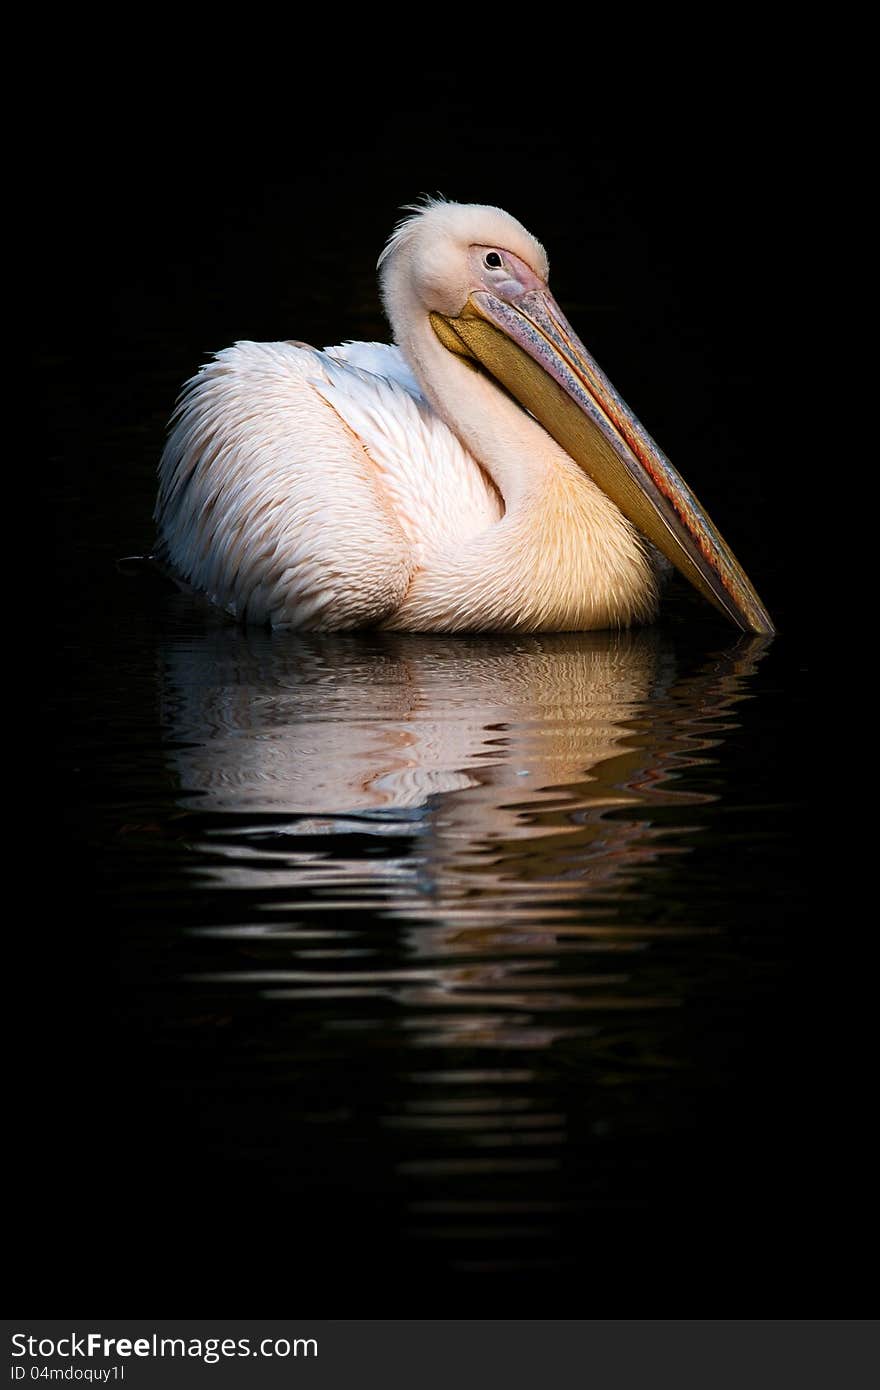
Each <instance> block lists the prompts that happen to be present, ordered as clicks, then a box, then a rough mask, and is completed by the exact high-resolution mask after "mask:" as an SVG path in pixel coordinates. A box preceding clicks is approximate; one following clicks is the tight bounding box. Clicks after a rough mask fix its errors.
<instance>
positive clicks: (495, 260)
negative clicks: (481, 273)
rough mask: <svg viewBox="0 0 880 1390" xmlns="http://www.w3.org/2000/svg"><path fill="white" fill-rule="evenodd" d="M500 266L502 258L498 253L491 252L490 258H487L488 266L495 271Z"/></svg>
mask: <svg viewBox="0 0 880 1390" xmlns="http://www.w3.org/2000/svg"><path fill="white" fill-rule="evenodd" d="M500 264H501V257H500V256H499V254H498V252H497V251H490V252H489V254H488V256H487V257H486V265H488V266H491V267H492V269H493V270H495V269H497V267H498V266H500Z"/></svg>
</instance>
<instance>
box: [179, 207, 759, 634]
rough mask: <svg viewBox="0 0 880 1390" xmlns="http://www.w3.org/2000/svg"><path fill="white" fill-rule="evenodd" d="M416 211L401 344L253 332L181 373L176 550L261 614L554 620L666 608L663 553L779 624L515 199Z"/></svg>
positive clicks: (608, 623) (382, 266)
mask: <svg viewBox="0 0 880 1390" xmlns="http://www.w3.org/2000/svg"><path fill="white" fill-rule="evenodd" d="M407 211H409V212H411V214H412V215H411V216H410V217H408V218H407V219H406V220H405V221H403V222H401V223H400V224H399V225H398V227H397V228H396V230H395V231H394V233H393V235H392V237H391V239H390V241H389V242H388V244H387V246H386V247H385V250H384V251H383V252H382V255H381V257H380V260H379V273H380V283H381V290H382V299H383V302H384V305H385V310H386V313H387V315H388V319H389V321H390V324H391V328H392V330H393V333H394V344H393V345H389V344H384V343H353V342H347V343H344V344H343V345H342V346H341V347H332V348H327V349H326V350H325V351H323V352H320V351H318V350H316V349H315V348H312V347H309V346H308V345H307V344H304V343H298V342H279V343H253V342H240V343H237V344H236V345H235V346H234V347H231V348H227V349H226V350H225V351H223V352H219V353H217V355H216V357H215V358H214V360H213V361H211V362H209V363H208V364H207V365H206V366H205V367H203V368H202V369H201V371H200V372H199V373H198V374H197V375H196V376H195V377H194V378H193V379H192V380H191V381H190V382H189V383H188V385H187V386H186V387H185V389H184V393H183V395H182V397H181V400H180V403H179V405H178V407H177V411H176V414H175V417H174V419H173V421H172V432H171V435H170V437H169V440H168V443H167V446H166V448H165V451H164V454H163V456H162V461H161V464H160V469H159V474H160V487H159V498H158V502H157V506H156V520H157V523H158V536H159V546H158V554H159V556H160V557H161V558H162V559H163V560H164V561H165V562H166V563H167V564H168V565H170V567H171V568H172V570H173V571H175V572H176V573H177V574H178V575H179V576H181V577H182V578H183V579H185V580H186V581H187V582H188V583H189V584H191V585H192V586H194V587H195V588H196V589H198V590H200V591H201V592H203V593H205V594H206V595H207V596H208V597H209V598H210V599H211V601H212V602H213V603H215V604H218V605H219V606H220V607H222V608H224V609H225V610H227V612H229V613H230V614H232V615H233V616H234V617H236V618H238V619H239V620H241V621H243V622H247V623H267V624H270V625H271V626H273V627H290V628H303V629H316V630H325V631H333V630H343V629H350V628H358V627H366V626H379V627H384V628H396V629H399V630H402V631H423V632H459V631H480V630H482V631H523V632H541V631H557V632H559V631H571V630H575V631H577V630H584V629H591V628H609V627H627V626H629V625H630V624H633V623H642V622H646V621H649V620H650V619H651V618H653V616H654V615H655V613H656V608H657V587H658V586H657V572H658V568H659V566H660V565H662V561H659V560H658V556H657V552H658V551H659V552H660V554H661V555H663V556H665V557H666V558H667V560H669V561H671V563H672V564H673V565H675V566H676V567H677V568H678V569H679V570H680V571H681V572H682V573H683V574H684V575H685V576H686V577H687V578H688V579H689V580H690V581H691V583H692V584H693V585H694V586H695V587H696V588H697V589H698V590H699V591H700V592H701V593H702V594H703V595H704V596H705V597H706V598H707V599H708V600H709V601H710V602H711V603H713V604H714V605H715V606H716V607H717V608H718V609H720V610H721V612H723V613H725V614H726V615H727V616H728V618H730V619H732V620H733V622H734V623H736V624H737V625H738V626H739V627H740V628H742V629H743V630H745V631H750V632H756V633H772V631H773V625H772V623H771V621H770V618H769V616H768V614H767V611H766V609H765V608H764V606H763V604H762V603H761V601H760V599H759V598H758V596H757V594H756V593H755V590H754V588H753V587H752V585H751V584H750V582H749V580H748V578H747V577H746V575H745V574H744V572H743V570H742V569H741V568H740V566H739V564H738V563H737V561H736V559H735V557H734V556H733V554H732V552H731V551H730V549H729V547H728V546H727V545H726V543H725V542H724V540H723V539H722V538H721V536H720V535H719V533H718V531H717V530H716V529H715V527H714V525H713V524H712V522H711V520H710V519H709V517H708V516H707V514H706V512H705V511H704V510H703V508H702V507H701V506H700V504H699V502H698V501H697V499H696V497H695V496H694V494H693V493H692V492H691V491H690V489H689V488H688V487H687V485H686V484H685V482H684V480H683V479H682V478H681V477H680V476H679V474H678V473H677V472H676V471H675V469H674V468H673V467H672V466H671V464H670V463H669V461H668V459H667V458H666V457H665V456H664V455H663V454H662V453H661V451H660V450H659V449H658V448H657V445H656V444H655V443H654V441H653V440H652V439H651V438H650V436H649V435H648V434H647V432H646V431H645V430H644V428H643V427H642V426H641V425H640V423H639V421H638V420H637V419H636V418H635V416H634V415H633V413H632V411H631V410H630V409H629V408H628V406H627V405H626V404H625V402H624V401H623V400H622V399H621V397H620V396H619V395H618V394H617V392H616V391H615V389H614V387H613V386H612V385H611V383H610V381H609V380H608V378H607V377H606V376H605V375H604V373H603V372H602V371H601V369H600V368H599V367H598V366H597V364H596V362H595V361H594V360H593V358H592V357H591V356H590V354H589V353H588V352H587V350H586V348H585V347H584V346H583V344H582V343H581V342H580V340H579V339H578V338H577V336H576V335H575V333H574V331H573V329H572V328H571V327H570V325H569V324H568V322H567V321H566V319H565V317H564V315H563V314H562V312H561V310H560V308H559V306H558V305H557V303H556V301H555V300H554V299H553V296H552V295H551V293H550V290H549V288H548V284H547V280H548V264H547V256H546V253H545V251H544V248H543V247H542V246H541V244H540V243H539V242H538V241H536V240H535V238H534V237H533V236H531V235H530V233H529V232H527V231H526V229H525V228H524V227H523V226H522V225H521V224H520V223H519V222H517V221H516V220H515V218H513V217H511V216H510V215H509V214H508V213H506V212H502V211H501V209H499V208H494V207H483V206H479V205H465V204H458V203H448V202H443V201H440V200H430V201H428V202H426V203H425V205H424V206H420V207H417V208H411V209H407ZM647 542H650V543H651V544H647ZM654 547H656V550H655V549H654Z"/></svg>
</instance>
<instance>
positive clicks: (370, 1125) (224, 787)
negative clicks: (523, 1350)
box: [53, 579, 805, 1315]
mask: <svg viewBox="0 0 880 1390" xmlns="http://www.w3.org/2000/svg"><path fill="white" fill-rule="evenodd" d="M114 584H115V586H116V592H117V598H118V600H119V602H120V604H124V606H125V607H126V611H127V616H128V621H127V622H126V623H125V625H120V626H119V627H118V628H117V629H116V631H115V634H114V636H113V639H112V646H111V648H110V652H109V653H108V652H106V651H103V652H102V650H101V649H102V648H103V647H104V640H103V639H102V640H100V641H94V640H93V641H92V642H90V643H88V644H86V645H84V646H80V647H78V648H73V649H72V650H71V651H70V652H69V653H68V656H69V657H70V658H71V659H72V660H73V662H74V663H75V665H76V667H77V672H76V680H75V683H74V692H75V693H71V691H70V690H69V689H65V690H64V692H63V693H62V692H59V706H60V708H59V711H58V718H59V719H64V720H65V721H66V723H67V724H68V726H69V732H70V738H69V741H68V740H67V739H65V741H64V742H65V760H66V762H67V766H66V768H65V771H66V773H67V774H68V776H69V778H70V781H71V783H72V784H73V786H74V788H75V791H74V798H75V803H74V814H73V816H72V818H71V822H70V825H69V832H68V833H69V834H70V837H71V842H72V848H73V849H74V852H75V853H76V854H77V855H80V854H81V853H82V852H83V846H85V848H86V853H87V854H88V855H89V856H92V857H93V864H94V868H95V871H96V873H95V878H96V890H95V891H96V896H95V898H94V900H93V908H94V922H93V923H92V927H91V929H90V930H89V932H88V934H87V935H82V937H81V939H79V940H78V944H77V946H76V948H75V949H73V950H72V951H71V957H70V961H69V966H70V969H71V970H72V971H73V972H75V973H74V976H73V977H72V978H76V977H79V979H80V981H81V982H83V983H84V986H85V987H84V988H83V989H78V988H77V986H76V985H73V990H74V993H73V995H72V996H70V995H67V994H66V1002H67V1004H68V1006H70V1000H71V998H73V999H74V1000H75V1001H76V1003H75V1010H74V1011H75V1013H76V1015H77V1019H76V1036H77V1050H76V1061H75V1066H76V1069H77V1072H78V1078H77V1080H78V1085H79V1086H80V1087H82V1086H83V1084H84V1078H85V1077H89V1078H91V1082H90V1084H91V1085H92V1086H93V1087H95V1088H96V1090H97V1092H98V1093H99V1094H100V1095H101V1096H102V1097H103V1100H102V1106H101V1114H102V1115H103V1116H108V1115H109V1116H110V1117H112V1118H111V1119H110V1120H109V1123H110V1133H111V1134H112V1142H110V1143H109V1144H108V1143H107V1142H106V1140H105V1142H104V1143H103V1144H98V1145H97V1146H95V1147H91V1148H89V1149H88V1150H87V1152H86V1154H85V1155H84V1154H83V1153H79V1154H77V1155H75V1156H74V1157H75V1162H76V1163H78V1164H79V1165H80V1166H81V1167H82V1168H83V1170H84V1175H81V1176H80V1178H79V1179H78V1183H77V1187H78V1190H80V1191H82V1190H83V1187H84V1189H85V1190H86V1191H89V1190H91V1191H93V1192H99V1193H100V1194H101V1200H102V1201H105V1202H106V1201H107V1199H108V1194H110V1193H112V1194H113V1197H112V1202H113V1204H114V1205H120V1204H121V1206H122V1208H124V1207H125V1206H126V1205H127V1203H128V1202H131V1201H133V1202H134V1203H135V1205H136V1208H137V1211H138V1213H139V1222H142V1223H143V1224H142V1225H141V1232H142V1234H141V1239H142V1240H143V1242H144V1245H145V1248H146V1249H150V1250H152V1251H153V1253H157V1252H158V1253H159V1255H160V1256H161V1255H162V1252H163V1251H167V1250H169V1249H171V1248H172V1247H173V1245H174V1242H175V1241H176V1240H177V1239H178V1237H177V1236H175V1232H179V1231H180V1230H181V1229H184V1230H186V1231H187V1232H189V1233H191V1238H192V1245H191V1249H189V1247H190V1242H189V1240H188V1241H187V1246H188V1249H189V1253H188V1255H187V1263H189V1262H190V1261H192V1263H193V1268H194V1270H198V1271H199V1278H200V1280H203V1281H204V1280H207V1287H212V1286H213V1284H214V1283H215V1282H216V1281H217V1279H218V1271H220V1270H223V1269H224V1268H225V1264H224V1259H228V1258H229V1254H228V1252H229V1250H230V1242H232V1241H235V1242H241V1241H244V1243H245V1244H246V1245H249V1244H251V1243H253V1244H254V1247H255V1248H254V1253H253V1255H252V1256H251V1258H252V1259H253V1260H258V1259H259V1258H260V1257H259V1256H258V1255H257V1253H256V1251H257V1249H259V1248H260V1241H261V1240H262V1239H265V1238H268V1237H270V1236H271V1240H270V1244H271V1246H272V1248H273V1249H274V1248H275V1247H276V1246H280V1247H282V1248H287V1247H288V1246H289V1247H290V1249H291V1259H294V1260H295V1270H294V1271H293V1272H292V1277H293V1275H295V1284H296V1287H297V1288H300V1289H302V1288H305V1289H306V1290H307V1291H308V1293H309V1295H310V1296H312V1297H322V1298H331V1299H340V1300H342V1303H343V1305H344V1306H345V1307H353V1309H354V1311H355V1312H359V1311H361V1312H363V1313H364V1314H365V1315H370V1314H371V1313H376V1312H378V1311H380V1309H381V1307H384V1308H397V1309H400V1308H403V1309H410V1310H412V1309H414V1308H423V1307H426V1306H428V1307H429V1308H432V1309H433V1310H434V1311H437V1312H442V1311H449V1312H456V1313H459V1312H463V1313H464V1315H468V1314H467V1309H468V1308H469V1307H470V1306H471V1300H472V1299H474V1298H476V1299H484V1300H485V1299H487V1298H488V1299H489V1300H490V1302H491V1300H492V1299H494V1298H497V1297H499V1296H504V1297H507V1296H508V1292H507V1291H508V1289H509V1296H510V1297H511V1298H513V1299H514V1303H513V1305H512V1306H513V1307H514V1308H518V1309H522V1310H525V1311H529V1310H531V1311H533V1312H535V1313H540V1312H545V1313H546V1312H552V1311H557V1310H562V1311H565V1310H566V1309H567V1310H568V1311H572V1309H573V1308H574V1310H575V1311H577V1308H578V1307H580V1306H582V1305H580V1304H579V1303H578V1301H577V1300H578V1298H580V1297H582V1295H581V1294H579V1293H577V1290H579V1289H581V1288H582V1281H583V1280H584V1278H585V1277H587V1276H588V1275H590V1274H593V1275H595V1267H594V1261H595V1260H596V1259H597V1258H598V1255H597V1251H598V1250H600V1249H601V1250H604V1251H605V1253H604V1254H603V1255H602V1256H601V1263H602V1267H603V1269H605V1270H606V1272H607V1271H608V1269H609V1267H610V1266H609V1258H610V1257H609V1254H608V1250H607V1247H608V1245H609V1243H610V1246H611V1249H612V1251H613V1252H614V1253H613V1262H619V1261H620V1260H623V1261H624V1263H626V1260H627V1251H628V1250H629V1249H630V1246H631V1242H632V1240H633V1234H634V1233H641V1235H642V1237H643V1236H644V1233H645V1231H646V1230H648V1229H650V1227H649V1226H646V1225H645V1222H646V1221H651V1220H654V1219H655V1218H658V1217H659V1218H660V1219H662V1221H663V1222H664V1223H665V1222H668V1221H670V1220H671V1222H672V1226H673V1228H677V1231H678V1239H679V1240H681V1239H682V1238H684V1235H685V1234H686V1233H687V1232H690V1233H691V1235H693V1232H694V1229H695V1228H696V1227H698V1226H699V1224H700V1222H701V1220H702V1215H701V1214H702V1213H705V1212H707V1211H708V1212H711V1213H712V1216H711V1223H712V1226H713V1229H714V1230H715V1231H716V1232H717V1233H719V1234H718V1239H721V1236H720V1232H721V1231H725V1232H727V1234H726V1235H725V1236H724V1239H725V1240H727V1239H729V1238H730V1232H731V1231H732V1230H734V1229H735V1228H736V1225H737V1222H738V1221H740V1220H745V1221H747V1222H749V1223H750V1224H751V1223H753V1222H754V1221H755V1219H756V1216H757V1218H758V1220H759V1221H760V1220H763V1217H762V1216H761V1215H760V1214H761V1213H766V1212H767V1211H769V1210H772V1212H773V1217H774V1221H775V1222H776V1223H777V1224H779V1223H782V1224H783V1225H785V1224H786V1223H787V1222H788V1221H789V1220H790V1219H792V1217H793V1215H794V1209H795V1207H796V1206H797V1203H798V1201H799V1198H800V1184H799V1182H798V1181H797V1180H796V1175H797V1173H798V1171H799V1170H798V1169H797V1168H796V1167H795V1168H794V1170H792V1169H791V1166H790V1165H791V1163H792V1159H793V1157H794V1150H795V1149H796V1148H797V1147H798V1146H799V1144H800V1143H801V1142H802V1140H803V1137H804V1136H803V1130H802V1128H801V1127H800V1126H801V1123H802V1122H801V1120H800V1119H799V1117H798V1107H799V1105H800V1103H801V1090H800V1078H799V1073H798V1070H797V1068H798V1065H799V1064H798V1060H797V1056H798V1052H799V1050H800V1047H801V1040H800V1039H799V1037H798V1032H799V1029H800V1026H801V1025H800V1022H799V1019H800V1013H801V1000H800V993H801V985H800V974H799V970H798V951H799V949H800V927H801V926H802V923H803V918H804V912H803V909H804V906H805V904H804V902H803V901H802V889H801V887H800V882H801V880H800V873H799V865H798V844H797V840H796V837H795V826H796V820H795V811H796V806H795V805H794V800H795V796H796V792H795V788H796V783H795V782H794V780H793V775H794V768H793V767H792V766H791V765H790V764H789V761H788V753H789V751H790V750H789V749H787V747H786V730H787V729H788V728H789V727H790V721H791V720H792V714H793V710H795V709H796V703H795V702H796V698H797V693H798V689H799V687H800V685H801V683H802V682H803V679H804V677H803V675H802V674H800V673H799V672H798V671H797V670H792V669H791V667H790V665H789V664H788V663H787V662H786V660H785V652H784V644H780V643H777V644H775V645H774V644H769V645H768V644H767V643H765V642H763V641H761V640H757V639H736V638H734V637H732V636H731V635H730V634H728V633H727V632H726V631H725V630H724V629H720V630H719V629H718V628H716V627H715V625H714V623H711V622H710V623H709V625H708V627H705V626H703V627H700V626H699V625H697V629H696V636H695V635H694V631H693V630H692V629H693V623H692V620H691V621H690V622H688V621H685V620H683V619H682V620H679V621H675V612H676V608H675V604H673V619H672V621H668V622H667V623H665V624H664V625H661V626H659V627H658V628H655V629H651V630H645V631H641V632H636V633H632V634H623V635H620V634H615V635H612V634H584V635H562V636H557V637H553V636H550V637H532V638H521V637H504V636H499V637H487V638H483V637H480V638H457V639H456V638H432V637H422V636H403V635H396V634H394V635H391V634H389V635H379V634H363V635H354V636H339V637H330V636H326V637H323V636H294V635H281V634H276V635H270V634H268V633H263V632H243V631H240V630H238V629H237V628H234V627H230V626H226V625H225V624H224V623H222V622H221V621H218V620H217V619H216V618H213V617H211V616H210V615H208V614H206V612H205V610H203V609H202V608H201V607H200V605H198V604H197V603H194V602H193V601H192V600H189V599H187V598H185V597H184V596H182V595H178V594H176V593H173V592H169V591H167V590H165V589H164V588H162V587H157V588H155V589H154V588H153V586H152V584H151V583H150V582H149V581H147V580H134V581H133V580H126V579H114ZM105 616H106V615H105ZM118 616H120V617H121V614H119V615H118ZM688 616H689V611H686V613H685V618H687V617H688ZM103 636H104V638H106V637H107V636H108V634H107V632H106V630H105V631H104V634H103ZM111 658H112V659H111ZM62 711H63V713H62ZM80 867H81V866H80ZM63 891H65V892H66V889H64V890H63ZM98 929H99V930H98ZM93 932H95V933H96V934H93ZM68 949H70V948H69V947H68ZM67 988H68V989H69V988H70V984H69V982H68V983H67ZM89 1047H91V1049H92V1051H93V1054H94V1055H93V1056H90V1060H89V1062H88V1064H87V1066H85V1067H84V1068H83V1069H82V1071H81V1072H80V1055H79V1054H80V1053H84V1052H86V1051H88V1049H89ZM53 1070H54V1069H53ZM62 1075H63V1068H62ZM96 1123H98V1122H97V1120H96V1119H93V1120H92V1121H88V1120H87V1121H86V1123H85V1125H84V1129H85V1133H86V1134H87V1135H92V1137H93V1138H94V1137H95V1133H96V1131H95V1124H96ZM101 1123H103V1121H102V1122H101ZM97 1132H98V1133H101V1132H103V1131H102V1130H101V1129H100V1128H99V1129H98V1131H97ZM120 1193H123V1194H125V1196H124V1197H123V1198H122V1199H121V1198H120ZM609 1222H610V1223H611V1225H610V1227H609ZM597 1241H598V1246H597ZM618 1242H621V1245H620V1246H618ZM210 1251H213V1252H214V1253H213V1255H210V1254H209V1255H208V1256H207V1261H206V1252H210ZM613 1262H612V1263H613ZM206 1264H207V1268H205V1265H206ZM378 1268H381V1270H382V1275H381V1289H379V1288H377V1287H374V1286H373V1285H372V1284H371V1280H372V1279H373V1278H374V1277H375V1276H376V1273H377V1269H378ZM643 1274H644V1267H643V1266H640V1268H639V1270H638V1271H632V1272H631V1273H630V1276H629V1277H630V1278H634V1279H635V1280H636V1283H638V1282H639V1281H640V1279H641V1278H642V1277H643ZM170 1277H171V1282H172V1285H173V1284H174V1281H175V1278H177V1277H179V1275H177V1274H176V1273H175V1272H172V1274H171V1276H170ZM253 1277H254V1278H256V1279H257V1281H258V1282H259V1276H258V1275H256V1274H255V1275H254V1276H253ZM624 1277H626V1276H625V1275H624V1274H621V1273H620V1271H618V1272H617V1273H616V1275H615V1276H614V1281H613V1283H612V1287H613V1288H619V1284H618V1282H617V1281H618V1280H619V1279H620V1278H624ZM224 1280H225V1275H224V1276H223V1277H222V1278H220V1279H219V1282H220V1285H221V1287H223V1286H224ZM535 1280H537V1281H539V1282H538V1284H537V1285H536V1284H535V1282H534V1281H535ZM572 1281H574V1282H572ZM605 1292H607V1289H605V1287H604V1285H603V1296H604V1293H605ZM592 1297H593V1299H594V1302H593V1303H592V1304H591V1305H590V1306H592V1307H595V1306H596V1303H595V1294H594V1295H592ZM389 1299H390V1300H391V1302H390V1303H389V1302H388V1300H389ZM523 1299H525V1302H523ZM548 1299H549V1300H551V1303H550V1304H549V1305H548V1304H547V1302H546V1300H548ZM572 1299H574V1303H572ZM425 1300H427V1303H426V1301H425ZM308 1306H314V1305H312V1304H309V1305H308ZM318 1306H324V1305H320V1304H319V1305H318ZM334 1306H336V1304H334ZM599 1306H601V1300H600V1305H599Z"/></svg>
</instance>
